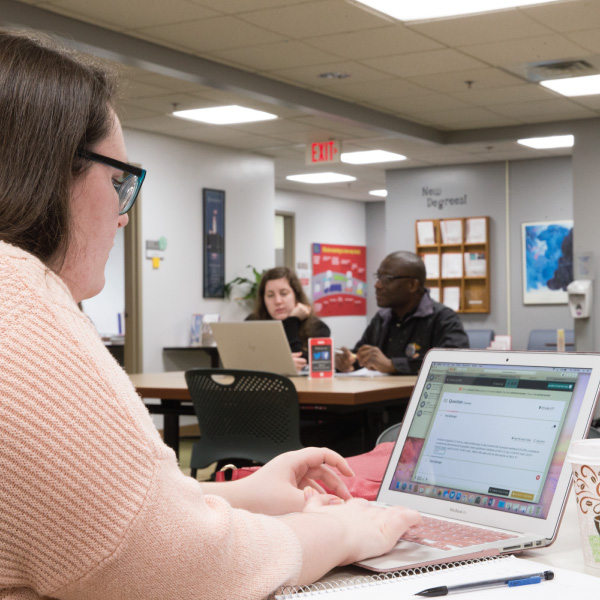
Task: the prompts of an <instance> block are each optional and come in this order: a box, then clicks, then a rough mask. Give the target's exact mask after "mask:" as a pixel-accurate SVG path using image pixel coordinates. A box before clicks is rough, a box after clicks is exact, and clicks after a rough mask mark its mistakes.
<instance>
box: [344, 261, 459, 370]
mask: <svg viewBox="0 0 600 600" xmlns="http://www.w3.org/2000/svg"><path fill="white" fill-rule="evenodd" d="M376 277H377V281H376V282H375V295H376V297H377V306H379V307H381V310H379V311H378V312H377V314H376V315H375V317H373V319H372V321H371V323H370V324H369V326H368V327H367V329H366V330H365V332H364V334H363V336H362V337H361V339H360V340H359V342H358V343H357V344H356V346H355V347H354V349H353V351H352V352H351V351H350V350H348V348H345V347H343V348H342V350H343V354H338V355H337V356H336V363H335V364H336V368H337V369H338V370H339V371H343V372H349V371H352V370H353V369H355V368H358V367H366V368H367V369H372V370H375V371H381V372H383V373H390V374H395V375H409V374H416V373H417V372H418V371H419V368H420V367H421V363H422V362H423V356H424V355H425V353H426V352H427V351H428V350H429V349H431V348H468V347H469V339H468V337H467V334H466V333H465V330H464V329H463V326H462V323H461V322H460V319H459V318H458V315H457V314H456V313H455V312H454V311H453V310H452V309H450V308H448V307H447V306H444V305H443V304H440V303H439V302H435V301H434V300H432V299H431V298H430V297H429V292H428V291H427V289H426V288H425V265H424V263H423V261H422V260H421V258H420V257H419V256H417V255H416V254H413V253H412V252H394V253H393V254H390V255H388V256H386V257H385V258H384V259H383V262H382V263H381V265H380V266H379V269H378V271H377V273H376Z"/></svg>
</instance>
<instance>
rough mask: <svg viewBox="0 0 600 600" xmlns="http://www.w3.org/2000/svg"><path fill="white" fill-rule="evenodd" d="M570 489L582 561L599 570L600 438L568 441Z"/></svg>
mask: <svg viewBox="0 0 600 600" xmlns="http://www.w3.org/2000/svg"><path fill="white" fill-rule="evenodd" d="M567 460H568V461H569V462H570V463H571V466H572V468H573V493H574V495H575V500H576V502H577V515H578V517H579V531H580V533H581V545H582V550H583V559H584V562H585V565H586V566H587V567H590V568H592V569H598V570H600V439H592V440H578V441H574V442H571V446H570V448H569V453H568V454H567Z"/></svg>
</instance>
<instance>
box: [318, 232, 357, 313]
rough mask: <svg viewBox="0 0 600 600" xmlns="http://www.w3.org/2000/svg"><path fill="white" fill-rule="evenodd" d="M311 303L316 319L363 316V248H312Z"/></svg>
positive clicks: (324, 246)
mask: <svg viewBox="0 0 600 600" xmlns="http://www.w3.org/2000/svg"><path fill="white" fill-rule="evenodd" d="M312 267H313V277H312V299H313V308H314V310H315V313H316V314H317V315H318V316H319V317H340V316H354V315H366V314H367V268H366V267H367V248H366V247H365V246H338V245H336V244H313V245H312Z"/></svg>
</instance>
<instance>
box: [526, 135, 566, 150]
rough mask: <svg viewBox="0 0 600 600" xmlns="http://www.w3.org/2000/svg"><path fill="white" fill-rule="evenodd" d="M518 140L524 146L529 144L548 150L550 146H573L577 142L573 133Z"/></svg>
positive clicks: (531, 146) (532, 146)
mask: <svg viewBox="0 0 600 600" xmlns="http://www.w3.org/2000/svg"><path fill="white" fill-rule="evenodd" d="M517 142H518V143H519V144H522V145H523V146H529V147H530V148H536V149H537V150H547V149H549V148H571V147H572V146H573V144H574V142H575V138H574V137H573V136H572V135H551V136H548V137H539V138H527V139H523V140H517Z"/></svg>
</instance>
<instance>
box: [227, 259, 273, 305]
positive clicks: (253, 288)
mask: <svg viewBox="0 0 600 600" xmlns="http://www.w3.org/2000/svg"><path fill="white" fill-rule="evenodd" d="M246 268H248V269H251V270H252V277H250V278H249V277H236V278H235V279H232V280H231V281H228V282H227V283H226V284H225V298H231V295H232V293H233V291H234V290H237V289H238V288H239V289H240V292H239V293H243V294H244V295H243V296H237V297H234V298H233V299H234V300H247V301H254V300H255V299H256V294H257V293H258V286H259V285H260V280H261V279H262V276H263V273H264V270H263V271H258V270H257V269H255V268H254V267H253V266H252V265H247V266H246Z"/></svg>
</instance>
